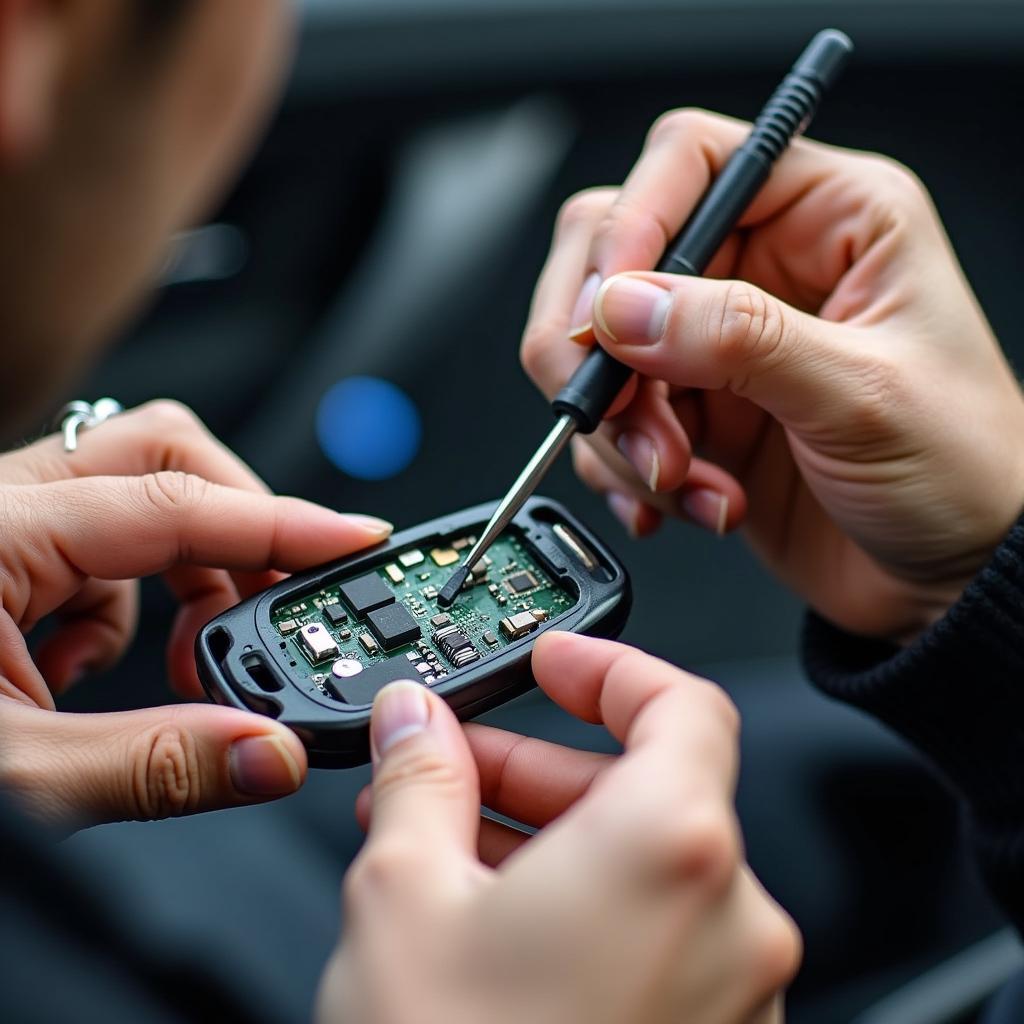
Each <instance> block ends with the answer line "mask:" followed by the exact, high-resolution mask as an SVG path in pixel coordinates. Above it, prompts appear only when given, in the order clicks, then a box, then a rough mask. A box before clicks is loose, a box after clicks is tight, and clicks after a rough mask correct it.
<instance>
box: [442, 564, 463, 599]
mask: <svg viewBox="0 0 1024 1024" xmlns="http://www.w3.org/2000/svg"><path fill="white" fill-rule="evenodd" d="M468 576H469V566H468V565H460V566H459V567H458V569H456V570H455V572H453V573H452V574H451V576H449V577H448V582H447V583H446V584H445V585H444V586H443V587H442V588H441V590H440V591H439V592H438V595H437V603H438V605H439V606H440V607H441V608H451V606H452V605H453V604H454V603H455V598H456V597H458V594H459V591H460V590H461V589H462V585H463V584H464V583H465V582H466V578H467V577H468Z"/></svg>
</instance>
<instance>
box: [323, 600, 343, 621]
mask: <svg viewBox="0 0 1024 1024" xmlns="http://www.w3.org/2000/svg"><path fill="white" fill-rule="evenodd" d="M324 618H325V619H326V620H327V621H328V622H329V623H330V624H331V625H332V626H340V625H341V624H342V623H343V622H347V621H348V615H347V614H346V613H345V609H344V608H342V607H341V605H340V604H325V605H324Z"/></svg>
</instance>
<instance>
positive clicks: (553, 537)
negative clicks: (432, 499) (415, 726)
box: [196, 497, 631, 768]
mask: <svg viewBox="0 0 1024 1024" xmlns="http://www.w3.org/2000/svg"><path fill="white" fill-rule="evenodd" d="M493 509H494V506H493V505H480V506H477V507H476V508H470V509H466V510H465V511H462V512H458V513H456V514H454V515H449V516H444V517H443V518H441V519H435V520H433V521H432V522H429V523H424V524H422V525H420V526H417V527H414V528H413V529H410V530H404V531H402V532H401V533H397V534H394V535H392V537H390V538H389V539H388V540H387V541H386V542H385V543H383V544H380V545H378V546H377V547H374V548H370V549H368V550H366V551H362V552H360V553H359V554H357V555H354V556H353V557H351V558H346V559H342V560H341V561H338V562H332V563H330V564H329V565H324V566H320V567H319V568H317V569H313V570H311V571H309V572H305V573H300V574H298V575H296V576H292V577H291V578H290V579H287V580H285V581H283V582H282V583H280V584H278V585H277V586H275V587H272V588H270V589H269V590H266V591H264V592H263V593H262V594H257V595H256V596H255V597H252V598H249V599H248V600H247V601H243V602H242V603H241V604H238V605H236V606H235V607H234V608H231V609H230V610H228V611H226V612H224V613H223V614H222V615H219V616H218V617H217V618H216V619H214V620H213V621H212V622H210V623H208V624H207V625H206V626H204V627H203V629H202V630H201V631H200V633H199V636H198V637H197V638H196V660H197V663H198V667H199V677H200V679H201V680H202V682H203V686H204V687H205V688H206V692H207V693H208V694H209V696H210V697H211V698H212V699H213V700H214V701H216V702H217V703H219V704H226V705H228V706H230V707H237V708H244V709H247V710H250V711H258V712H260V713H262V714H266V715H270V716H272V717H273V718H276V719H278V720H279V721H281V722H283V723H284V724H285V725H287V726H289V727H290V728H292V729H293V730H294V731H295V732H296V733H297V734H298V735H299V737H300V738H301V739H302V741H303V743H304V744H305V745H306V748H307V750H308V752H309V761H310V764H311V765H313V766H314V767H320V768H344V767H348V766H351V765H357V764H363V763H365V762H366V761H368V760H369V756H370V746H369V725H370V708H371V705H372V703H373V698H374V696H375V695H376V693H377V691H378V690H380V689H381V688H382V687H383V686H385V685H387V684H388V683H390V682H392V681H394V680H396V679H413V680H418V681H420V682H421V683H422V684H423V685H425V686H429V687H430V688H431V689H432V690H436V691H437V693H438V694H439V695H440V696H442V697H443V698H444V699H445V700H446V701H447V702H448V704H450V705H451V707H452V708H453V709H454V710H455V712H456V714H458V716H459V718H462V719H466V718H472V717H474V716H476V715H479V714H482V713H483V712H485V711H488V710H490V709H491V708H494V707H497V706H498V705H499V704H504V703H505V702H506V701H509V700H511V699H512V698H513V697H516V696H518V695H519V694H521V693H523V692H525V691H526V690H528V689H529V688H530V687H531V686H533V685H534V680H533V675H532V673H531V671H530V652H531V650H532V648H533V644H534V641H535V640H536V639H537V637H538V636H539V635H540V634H541V633H542V632H544V630H546V629H561V630H571V631H572V632H575V633H588V634H591V635H593V636H603V637H615V636H617V635H618V634H619V632H620V631H621V629H622V627H623V625H624V624H625V621H626V616H627V615H628V613H629V606H630V599H631V597H630V588H629V578H628V577H627V575H626V571H625V569H624V568H623V567H622V565H621V564H620V563H619V562H618V560H617V559H616V558H615V557H614V556H613V555H612V553H611V552H610V551H609V550H608V548H607V547H606V546H605V545H604V544H603V543H602V542H601V541H600V540H598V538H597V537H595V536H594V534H593V533H591V531H590V530H588V529H587V528H586V527H585V526H584V525H583V524H582V523H580V522H579V520H577V519H576V518H575V517H573V516H572V515H570V514H569V512H567V511H566V510H565V509H564V508H563V507H562V506H561V505H559V504H557V503H556V502H553V501H550V500H547V499H545V498H539V497H534V498H531V499H530V501H528V502H527V503H526V505H525V506H524V507H523V509H522V510H521V511H520V512H519V514H518V515H517V516H516V517H515V519H514V520H513V521H512V523H511V524H510V525H509V527H508V529H507V530H506V531H505V533H503V534H502V535H501V537H499V538H498V540H497V541H496V542H495V543H494V545H493V546H492V547H491V549H490V551H489V552H488V553H487V555H486V556H485V558H484V559H483V560H482V561H481V562H480V563H478V564H477V566H476V568H475V570H474V572H473V573H472V575H471V576H470V578H469V579H468V580H467V581H466V584H465V586H464V587H463V589H462V591H460V593H459V595H458V597H457V598H456V600H455V602H454V604H453V605H452V606H451V607H450V608H448V609H442V608H440V607H438V605H437V600H436V599H437V594H438V592H439V591H440V589H441V587H442V586H443V585H444V583H445V582H446V581H447V579H448V577H449V576H450V574H451V572H452V570H453V569H454V568H455V567H456V565H457V563H458V562H459V561H460V560H461V559H462V558H463V557H464V556H465V555H466V554H468V552H469V548H470V546H471V545H472V544H473V542H474V540H475V536H476V534H477V533H479V532H480V531H481V530H482V529H483V527H484V526H485V525H486V523H487V520H488V519H489V518H490V515H491V512H492V511H493Z"/></svg>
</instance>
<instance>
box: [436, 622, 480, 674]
mask: <svg viewBox="0 0 1024 1024" xmlns="http://www.w3.org/2000/svg"><path fill="white" fill-rule="evenodd" d="M431 639H432V640H433V641H434V643H435V644H436V645H437V646H438V647H439V648H440V649H441V653H442V654H443V655H444V656H445V657H446V658H447V659H448V660H449V661H450V662H451V663H452V665H453V666H454V667H455V668H463V667H465V666H466V665H471V664H472V663H473V662H474V661H479V660H480V652H479V651H478V650H477V649H476V648H475V647H474V646H473V641H472V640H470V639H469V637H468V636H466V634H465V633H463V632H462V630H460V629H459V627H458V626H445V627H444V628H443V629H439V630H438V631H437V632H436V633H435V634H434V635H433V637H431Z"/></svg>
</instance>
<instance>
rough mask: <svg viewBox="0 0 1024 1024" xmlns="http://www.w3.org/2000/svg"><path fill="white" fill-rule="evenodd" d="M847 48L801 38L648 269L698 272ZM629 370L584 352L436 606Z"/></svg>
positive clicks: (809, 112)
mask: <svg viewBox="0 0 1024 1024" xmlns="http://www.w3.org/2000/svg"><path fill="white" fill-rule="evenodd" d="M852 52H853V43H851V42H850V39H849V37H848V36H847V35H846V34H845V33H843V32H840V31H838V30H836V29H825V30H824V31H822V32H819V33H818V34H817V35H816V36H815V37H814V38H813V39H812V40H811V41H810V43H808V45H807V47H806V49H805V50H804V51H803V53H801V54H800V56H799V57H798V58H797V61H796V63H795V64H794V65H793V67H792V69H791V70H790V72H789V74H788V75H786V77H785V78H784V79H783V80H782V82H781V84H780V85H779V87H778V88H777V89H776V90H775V92H774V93H772V96H771V98H770V99H769V100H768V102H767V103H766V104H765V106H764V108H763V109H762V111H761V113H760V114H759V115H758V117H757V120H756V121H755V122H754V126H753V128H752V129H751V131H750V134H749V135H748V136H747V138H746V139H745V140H744V142H743V143H742V144H741V145H740V147H739V149H737V150H736V152H734V153H733V154H732V156H731V157H730V158H729V160H728V161H727V162H726V165H725V166H724V167H723V168H722V171H721V173H720V174H719V175H718V177H717V178H715V180H714V181H713V182H712V183H711V184H710V185H709V186H708V189H707V191H706V192H705V193H704V195H703V196H702V198H701V200H700V202H699V203H698V204H697V207H696V209H695V210H694V211H693V213H692V214H691V215H690V217H689V219H688V220H687V222H686V223H685V224H684V225H683V228H682V230H681V231H680V232H679V234H678V235H676V237H675V238H674V239H673V241H672V242H671V243H670V244H669V246H668V249H667V250H666V251H665V255H664V256H663V257H662V259H661V261H660V262H659V263H658V265H657V267H655V270H657V271H659V272H661V273H669V274H689V275H691V276H699V275H701V274H703V273H704V271H705V270H706V269H707V267H708V264H709V263H710V262H711V259H712V257H713V256H714V255H715V253H716V252H717V251H718V249H719V247H720V246H721V245H722V243H723V242H724V241H725V240H726V238H727V237H728V236H729V234H730V232H732V231H733V230H735V228H736V225H737V224H738V223H739V220H740V218H741V217H742V216H743V213H744V212H745V211H746V209H747V207H748V206H749V205H750V203H751V202H752V201H753V199H754V197H755V196H756V195H757V193H758V192H759V191H760V189H761V186H762V185H763V184H764V183H765V181H766V180H767V178H768V175H769V174H770V173H771V170H772V167H773V166H774V164H775V161H776V160H778V159H779V157H780V156H781V155H782V153H783V152H784V151H785V149H786V147H787V146H788V145H789V143H790V141H791V140H792V139H793V138H794V136H796V135H799V134H802V133H803V132H804V131H805V130H806V128H807V126H808V125H809V124H810V122H811V118H813V117H814V114H815V111H816V110H817V107H818V103H819V101H820V100H821V97H822V94H823V93H824V92H825V90H826V89H828V88H829V87H830V86H831V85H832V84H833V83H834V82H835V81H836V80H837V79H838V78H839V76H840V74H841V73H842V71H843V69H844V67H845V66H846V63H847V61H848V59H849V57H850V54H851V53H852ZM632 375H633V371H632V370H631V369H630V368H629V367H628V366H624V365H623V364H622V363H620V362H618V360H616V359H613V358H612V357H611V356H610V355H608V353H607V352H605V350H604V349H603V348H601V347H600V346H599V345H595V346H594V347H593V348H592V349H591V351H590V353H589V354H588V355H587V357H586V359H584V360H583V362H582V363H581V364H580V365H579V367H578V368H577V370H576V372H575V373H573V375H572V377H571V378H570V379H569V382H568V383H567V384H566V385H565V387H563V388H562V390H561V391H559V392H558V394H557V395H556V396H555V398H554V401H552V403H551V408H552V409H553V410H554V411H555V413H556V415H557V416H558V421H557V422H556V423H555V425H554V427H553V428H552V430H551V432H550V433H549V434H548V436H547V437H546V438H545V439H544V441H543V442H542V444H541V446H540V447H539V448H538V449H537V451H536V453H535V454H534V456H533V458H532V459H530V461H529V462H528V463H527V464H526V468H525V469H524V470H523V471H522V473H520V474H519V477H518V478H517V479H516V482H515V483H514V484H513V485H512V487H511V489H510V490H509V492H508V494H506V495H505V497H504V498H503V499H502V501H501V503H500V504H499V505H498V507H497V509H495V512H494V515H493V516H491V519H490V522H488V524H487V526H486V528H485V529H484V531H483V533H482V534H481V535H480V537H479V539H478V540H477V542H476V543H475V544H474V545H473V547H472V549H471V550H470V552H469V554H468V555H467V556H466V558H465V560H464V561H463V562H462V564H461V565H460V566H459V567H458V568H457V569H456V570H455V571H454V572H453V573H452V575H451V576H450V577H449V579H448V582H447V583H445V585H444V587H443V588H442V589H441V590H440V592H439V593H438V595H437V603H438V604H439V605H440V606H441V607H442V608H449V607H451V605H452V603H453V602H454V601H455V598H456V596H457V595H458V593H459V591H460V590H461V589H462V588H463V586H464V585H465V583H466V579H467V578H468V577H469V574H470V572H471V571H472V569H473V567H474V566H475V565H476V564H477V562H479V561H480V559H481V558H482V557H483V556H484V554H485V553H486V552H487V549H488V548H489V547H490V546H491V545H492V544H493V543H494V541H495V540H497V538H498V537H499V536H500V535H501V533H502V532H503V531H504V529H505V527H506V526H508V524H509V523H510V522H511V521H512V519H513V518H514V517H515V515H516V513H517V512H518V511H519V510H520V509H521V508H522V507H523V504H524V503H525V501H526V499H527V498H529V497H530V495H531V494H532V493H533V492H534V491H535V490H536V488H537V485H538V484H539V483H540V481H541V480H542V479H543V478H544V475H545V474H546V473H547V471H548V469H550V467H551V465H552V463H553V462H554V461H555V459H557V458H558V456H559V455H560V454H561V452H562V450H563V449H564V448H565V446H566V445H567V444H568V443H569V441H570V439H571V438H572V437H573V435H574V434H591V433H593V432H594V431H595V430H596V429H597V428H598V426H600V424H601V421H602V419H604V417H605V415H606V413H607V412H608V410H609V408H611V405H612V402H614V401H615V399H616V397H617V396H618V395H619V393H620V392H621V391H622V389H623V388H624V387H625V386H626V384H627V382H628V381H629V379H630V377H632Z"/></svg>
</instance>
